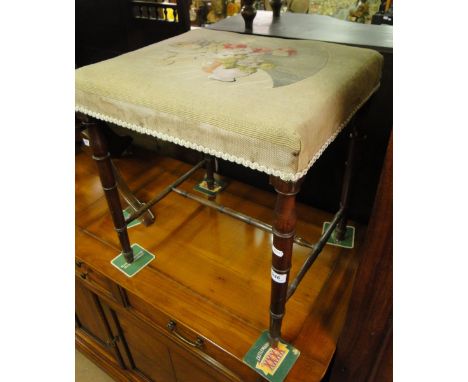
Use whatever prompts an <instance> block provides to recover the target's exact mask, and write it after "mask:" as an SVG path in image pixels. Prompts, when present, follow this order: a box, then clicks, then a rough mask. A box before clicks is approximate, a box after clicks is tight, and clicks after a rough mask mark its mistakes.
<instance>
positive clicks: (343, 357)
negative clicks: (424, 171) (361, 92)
mask: <svg viewBox="0 0 468 382" xmlns="http://www.w3.org/2000/svg"><path fill="white" fill-rule="evenodd" d="M392 150H393V140H392V139H390V143H389V146H388V149H387V156H386V160H385V165H384V169H383V171H382V176H381V180H380V184H379V188H378V192H377V196H376V200H375V207H374V212H373V215H372V218H371V221H370V224H369V232H368V235H367V239H366V241H365V244H364V246H363V249H362V253H363V257H362V261H361V264H360V266H359V271H358V273H357V276H356V283H355V285H354V288H353V295H352V298H351V302H350V309H349V313H348V317H347V319H346V326H345V328H344V330H343V333H342V335H341V337H340V340H339V344H338V350H337V355H336V361H335V364H334V366H333V372H332V376H331V381H333V382H346V381H349V382H351V381H352V382H386V381H391V380H392V312H393V304H392V291H393V284H392V277H393V275H392V261H393V256H392V252H393V227H392V225H393V212H392V209H393V201H392V200H393V195H392V189H393V180H392V171H393V165H392V159H393V154H392Z"/></svg>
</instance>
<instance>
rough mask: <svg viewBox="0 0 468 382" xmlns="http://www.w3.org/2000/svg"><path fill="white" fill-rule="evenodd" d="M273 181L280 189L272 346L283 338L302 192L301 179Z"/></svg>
mask: <svg viewBox="0 0 468 382" xmlns="http://www.w3.org/2000/svg"><path fill="white" fill-rule="evenodd" d="M270 183H271V184H272V185H273V187H274V188H275V190H276V192H277V197H276V206H275V220H274V224H273V248H272V255H271V257H272V266H271V299H270V345H271V346H273V347H277V346H278V341H279V339H280V338H281V324H282V321H283V316H284V312H285V305H286V295H287V291H288V282H289V270H290V268H291V257H292V249H293V242H294V234H295V230H296V194H297V193H298V192H299V189H300V182H285V181H283V180H281V179H279V178H276V177H271V179H270Z"/></svg>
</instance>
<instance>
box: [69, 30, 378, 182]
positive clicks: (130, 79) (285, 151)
mask: <svg viewBox="0 0 468 382" xmlns="http://www.w3.org/2000/svg"><path fill="white" fill-rule="evenodd" d="M381 66H382V57H381V55H380V54H379V53H377V52H375V51H372V50H367V49H360V48H353V47H347V46H342V45H335V44H329V43H322V42H316V41H299V40H285V39H276V38H268V37H259V36H252V35H241V34H236V33H229V32H219V31H212V30H205V29H200V30H193V31H190V32H187V33H185V34H183V35H179V36H177V37H174V38H171V39H168V40H165V41H163V42H160V43H157V44H154V45H150V46H148V47H145V48H143V49H140V50H137V51H134V52H131V53H128V54H125V55H122V56H119V57H116V58H113V59H111V60H107V61H103V62H100V63H97V64H94V65H90V66H86V67H83V68H80V69H78V70H77V71H76V110H77V111H80V112H83V113H85V114H88V115H90V116H93V117H96V118H98V119H102V120H105V121H108V122H112V123H115V124H118V125H121V126H123V127H127V128H129V129H132V130H135V131H138V132H141V133H145V134H149V135H151V136H154V137H158V138H160V139H163V140H167V141H171V142H174V143H176V144H179V145H182V146H186V147H190V148H193V149H195V150H198V151H202V152H205V153H209V154H212V155H214V156H217V157H220V158H223V159H226V160H229V161H232V162H236V163H239V164H242V165H244V166H247V167H250V168H253V169H256V170H259V171H263V172H266V173H268V174H271V175H275V176H278V177H280V178H281V179H283V180H287V181H290V180H297V179H299V178H301V177H302V176H303V175H305V173H306V172H307V170H308V169H309V168H310V166H311V165H312V164H313V163H314V162H315V161H316V159H317V158H318V157H319V156H320V155H321V153H322V152H323V150H324V149H325V148H326V147H327V146H328V144H329V143H330V142H332V141H333V139H334V138H335V136H336V135H337V134H338V133H339V131H340V130H341V129H342V128H343V127H344V126H345V124H346V123H347V122H348V121H349V119H350V118H351V116H352V115H353V114H354V113H355V112H356V110H357V109H358V108H359V107H360V106H361V105H362V104H363V103H364V102H365V101H366V100H367V99H368V98H369V97H370V96H371V94H372V93H373V92H374V91H375V90H376V89H377V87H378V85H379V80H380V73H381Z"/></svg>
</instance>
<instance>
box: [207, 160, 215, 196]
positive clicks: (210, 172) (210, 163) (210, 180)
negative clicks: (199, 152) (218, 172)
mask: <svg viewBox="0 0 468 382" xmlns="http://www.w3.org/2000/svg"><path fill="white" fill-rule="evenodd" d="M206 159H207V161H206V168H205V169H206V175H205V178H206V184H207V186H208V188H209V189H210V190H214V187H215V179H214V168H215V159H214V158H213V157H212V156H209V155H206Z"/></svg>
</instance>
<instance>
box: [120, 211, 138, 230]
mask: <svg viewBox="0 0 468 382" xmlns="http://www.w3.org/2000/svg"><path fill="white" fill-rule="evenodd" d="M134 211H135V210H134V209H133V208H132V207H130V206H128V207H127V208H125V209H124V210H123V216H124V219H125V220H127V219H128V218H129V217H130V214H131V213H132V212H134ZM138 224H141V221H140V219H135V220H134V221H132V222H130V223H128V224H127V228H132V227H135V226H136V225H138Z"/></svg>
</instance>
